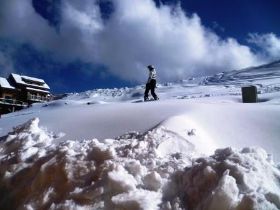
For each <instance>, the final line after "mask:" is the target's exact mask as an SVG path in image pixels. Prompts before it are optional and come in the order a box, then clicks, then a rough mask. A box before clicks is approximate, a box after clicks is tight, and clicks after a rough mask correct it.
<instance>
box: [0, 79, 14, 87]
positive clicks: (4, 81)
mask: <svg viewBox="0 0 280 210" xmlns="http://www.w3.org/2000/svg"><path fill="white" fill-rule="evenodd" d="M0 87H2V88H7V89H15V87H13V86H11V85H10V83H9V82H8V80H7V79H6V78H4V77H0Z"/></svg>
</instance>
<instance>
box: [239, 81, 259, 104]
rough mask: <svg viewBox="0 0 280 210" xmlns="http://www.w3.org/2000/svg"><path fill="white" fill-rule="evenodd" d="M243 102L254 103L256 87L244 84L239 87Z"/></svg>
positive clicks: (256, 96) (255, 100) (256, 97)
mask: <svg viewBox="0 0 280 210" xmlns="http://www.w3.org/2000/svg"><path fill="white" fill-rule="evenodd" d="M241 91H242V101H243V103H256V102H257V100H258V94H257V87H256V86H253V85H251V86H245V87H242V88H241Z"/></svg>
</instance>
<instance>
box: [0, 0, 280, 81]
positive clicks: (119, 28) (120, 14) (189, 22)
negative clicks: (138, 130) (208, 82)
mask: <svg viewBox="0 0 280 210" xmlns="http://www.w3.org/2000/svg"><path fill="white" fill-rule="evenodd" d="M108 1H110V2H111V3H112V4H113V6H114V10H113V13H112V14H111V15H110V16H109V18H108V19H106V21H105V20H103V19H102V14H101V11H100V7H99V4H98V0H84V1H80V0H66V1H62V3H61V14H60V15H61V23H60V27H59V31H57V30H56V28H55V27H52V26H51V25H50V24H49V23H48V21H47V20H46V19H44V18H43V17H42V16H41V15H40V14H38V13H36V11H35V10H34V8H33V7H32V1H31V0H24V1H22V0H9V1H4V3H3V2H1V3H0V4H1V5H0V14H1V15H2V18H1V19H0V26H1V27H0V38H1V37H2V38H9V39H13V40H17V41H18V42H20V43H31V44H32V45H33V46H35V47H36V48H37V49H39V50H43V51H47V52H50V53H51V54H52V55H53V56H55V57H57V58H59V59H60V60H61V61H63V62H69V61H73V60H75V59H76V60H77V59H79V60H82V61H84V62H91V63H93V64H102V65H104V66H106V67H107V68H108V70H109V71H110V72H111V73H112V74H113V75H116V76H118V77H119V78H122V79H125V80H131V81H138V82H143V81H144V78H145V77H146V73H147V72H146V69H145V66H146V65H148V64H153V65H155V66H156V67H157V69H158V72H159V77H160V79H161V81H170V80H176V79H182V78H185V77H187V76H191V75H205V74H207V75H209V74H213V73H216V72H220V71H226V70H231V69H240V68H244V67H248V66H252V65H258V64H261V63H264V62H266V61H267V60H268V59H270V58H271V57H277V54H279V51H277V49H279V48H277V49H274V46H275V43H278V42H277V41H279V39H278V37H276V36H275V35H273V34H270V35H269V36H270V37H269V38H261V36H259V35H253V36H251V42H252V43H254V44H257V45H258V46H259V47H261V48H264V49H265V50H267V51H268V52H269V53H268V55H267V56H263V54H260V53H253V52H252V50H251V49H250V48H249V47H248V46H245V45H241V44H239V43H238V41H237V40H235V39H233V38H228V39H221V38H220V37H219V36H218V35H217V34H215V33H214V32H213V31H211V30H210V29H208V28H206V27H204V26H203V24H202V23H201V20H200V18H199V16H198V15H197V14H192V15H191V16H186V14H185V13H184V11H183V9H182V8H181V7H180V5H177V6H167V5H161V6H160V7H157V6H156V5H155V3H154V1H153V0H114V1H113V0H108ZM136 5H137V6H136ZM266 36H268V35H264V37H266ZM273 36H274V37H273ZM271 40H272V41H273V43H270V41H271ZM268 43H269V44H268Z"/></svg>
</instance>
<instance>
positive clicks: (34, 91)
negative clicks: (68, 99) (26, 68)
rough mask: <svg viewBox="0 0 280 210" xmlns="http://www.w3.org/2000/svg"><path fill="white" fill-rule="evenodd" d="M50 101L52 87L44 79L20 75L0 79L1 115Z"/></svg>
mask: <svg viewBox="0 0 280 210" xmlns="http://www.w3.org/2000/svg"><path fill="white" fill-rule="evenodd" d="M48 100H50V87H49V86H48V85H47V84H46V82H45V81H44V80H43V79H39V78H35V77H29V76H23V75H19V74H10V76H9V77H8V79H6V78H3V77H0V114H5V113H9V112H13V111H16V110H19V109H22V108H24V107H26V106H29V105H30V104H32V103H36V102H45V101H48Z"/></svg>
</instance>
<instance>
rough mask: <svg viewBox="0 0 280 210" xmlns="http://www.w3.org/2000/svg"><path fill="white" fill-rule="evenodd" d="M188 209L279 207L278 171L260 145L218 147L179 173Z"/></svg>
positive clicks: (279, 175) (279, 185) (279, 177)
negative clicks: (237, 148) (236, 147)
mask: <svg viewBox="0 0 280 210" xmlns="http://www.w3.org/2000/svg"><path fill="white" fill-rule="evenodd" d="M182 179H183V189H182V191H183V194H184V198H183V201H184V204H185V205H186V206H187V208H188V209H205V210H208V209H209V210H214V209H232V210H234V209H236V210H237V209H238V210H241V209H242V210H250V209H264V210H265V209H279V208H280V171H279V169H278V168H276V167H275V165H274V164H273V162H272V160H271V157H270V156H269V155H267V154H266V152H265V151H264V150H263V149H260V148H244V149H243V150H241V151H240V152H238V151H236V150H233V149H231V148H227V149H220V150H217V151H216V152H215V154H214V155H213V156H211V157H210V158H200V159H197V160H196V162H195V163H194V165H193V166H192V167H189V168H186V170H185V172H184V173H183V175H182Z"/></svg>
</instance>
